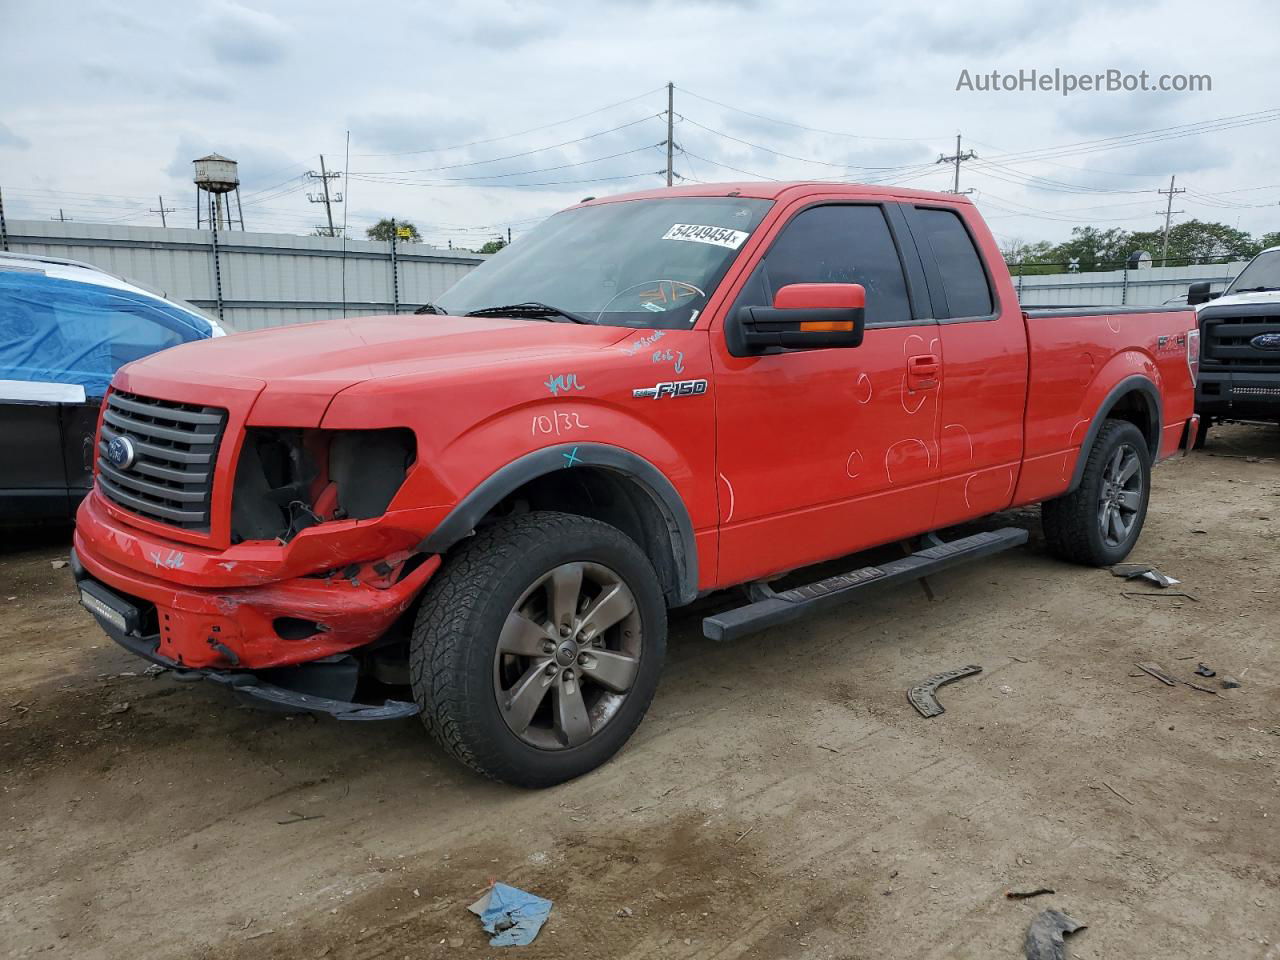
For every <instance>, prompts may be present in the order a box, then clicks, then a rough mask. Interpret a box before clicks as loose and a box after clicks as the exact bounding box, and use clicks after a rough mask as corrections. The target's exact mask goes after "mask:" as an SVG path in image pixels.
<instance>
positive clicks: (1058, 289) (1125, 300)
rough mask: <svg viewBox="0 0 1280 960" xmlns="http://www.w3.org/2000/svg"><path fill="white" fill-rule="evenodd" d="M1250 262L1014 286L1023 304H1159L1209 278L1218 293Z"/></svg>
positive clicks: (1054, 277) (1032, 280)
mask: <svg viewBox="0 0 1280 960" xmlns="http://www.w3.org/2000/svg"><path fill="white" fill-rule="evenodd" d="M1248 262H1249V261H1247V260H1240V261H1238V262H1236V263H1206V264H1193V265H1191V266H1183V267H1150V268H1148V269H1145V270H1128V271H1125V270H1109V271H1105V272H1099V273H1056V274H1051V275H1049V276H1043V277H1029V276H1028V277H1018V276H1017V267H1016V266H1015V267H1014V268H1013V270H1014V278H1013V282H1014V286H1016V287H1017V288H1018V299H1019V301H1021V303H1022V304H1023V306H1027V307H1038V306H1071V307H1086V306H1092V307H1111V306H1119V305H1120V304H1127V305H1129V306H1142V307H1152V306H1159V305H1160V304H1162V303H1166V302H1167V301H1169V300H1173V299H1175V298H1177V299H1179V300H1181V299H1182V298H1184V297H1185V296H1186V295H1187V285H1188V284H1190V283H1194V282H1195V281H1197V280H1208V281H1209V283H1210V289H1211V290H1212V291H1214V292H1215V293H1216V292H1219V291H1221V290H1222V289H1224V288H1225V287H1226V285H1227V284H1228V283H1230V282H1231V281H1232V280H1233V279H1234V278H1235V276H1236V274H1238V273H1239V272H1240V271H1241V270H1243V269H1244V268H1245V265H1246V264H1247V263H1248Z"/></svg>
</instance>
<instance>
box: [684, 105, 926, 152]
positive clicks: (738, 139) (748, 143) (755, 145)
mask: <svg viewBox="0 0 1280 960" xmlns="http://www.w3.org/2000/svg"><path fill="white" fill-rule="evenodd" d="M681 89H683V88H681ZM680 119H681V120H682V121H684V122H685V123H691V124H693V126H695V127H698V128H699V129H701V130H705V131H707V133H710V134H714V135H715V136H717V137H722V138H724V139H725V140H732V141H733V142H734V143H740V144H742V145H743V146H746V147H751V148H752V149H755V150H762V151H764V152H765V153H771V154H773V155H774V156H775V157H783V158H785V159H787V160H798V161H799V162H801V163H813V164H817V165H818V166H822V167H836V168H838V169H841V170H874V171H877V172H883V171H888V170H903V169H906V168H908V167H911V166H915V164H898V165H896V166H887V167H870V166H865V165H862V164H857V163H835V162H832V161H830V160H819V159H817V158H815V157H801V156H797V155H796V154H793V153H783V152H782V151H781V150H774V149H773V148H772V147H766V146H764V145H763V144H760V143H754V142H752V141H750V140H744V139H742V138H741V137H735V136H733V135H732V134H728V133H724V132H723V131H721V130H716V129H715V128H714V127H708V126H706V125H705V124H702V123H699V122H698V121H697V120H694V119H692V118H691V117H687V116H685V115H683V114H681V115H680Z"/></svg>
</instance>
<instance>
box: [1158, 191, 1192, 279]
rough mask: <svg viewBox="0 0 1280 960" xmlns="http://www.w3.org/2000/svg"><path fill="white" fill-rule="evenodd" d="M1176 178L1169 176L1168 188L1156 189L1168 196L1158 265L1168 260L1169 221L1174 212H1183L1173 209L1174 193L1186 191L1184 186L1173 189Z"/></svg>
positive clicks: (1166, 264)
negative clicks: (1162, 246)
mask: <svg viewBox="0 0 1280 960" xmlns="http://www.w3.org/2000/svg"><path fill="white" fill-rule="evenodd" d="M1177 179H1178V178H1177V177H1174V176H1171V177H1170V178H1169V189H1168V190H1157V191H1156V192H1157V193H1159V194H1160V195H1161V196H1166V197H1168V198H1169V200H1168V202H1167V203H1166V204H1165V207H1164V249H1162V250H1161V251H1160V266H1162V267H1164V266H1168V260H1169V222H1170V221H1171V220H1172V219H1173V215H1174V214H1175V213H1183V212H1184V211H1182V210H1175V209H1173V198H1174V195H1175V194H1179V193H1186V192H1187V188H1186V187H1178V188H1177V189H1176V190H1175V189H1174V187H1173V184H1174V182H1175V181H1176V180H1177Z"/></svg>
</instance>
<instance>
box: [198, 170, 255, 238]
mask: <svg viewBox="0 0 1280 960" xmlns="http://www.w3.org/2000/svg"><path fill="white" fill-rule="evenodd" d="M194 163H195V167H196V229H197V230H199V229H200V210H201V207H202V206H203V204H202V203H201V200H200V194H201V193H202V192H203V193H207V194H208V195H209V199H208V207H207V208H206V213H207V219H208V221H209V226H210V228H211V229H213V230H221V229H222V225H223V224H224V223H225V224H226V226H227V229H228V230H230V229H231V225H232V223H233V221H232V218H231V197H230V194H232V193H234V194H235V195H236V213H237V214H238V216H239V220H240V229H241V231H243V230H244V209H243V208H242V207H241V206H240V171H239V169H238V167H237V165H236V162H235V161H234V160H229V159H227V158H226V157H224V156H222V155H221V154H218V153H211V154H209V155H208V156H207V157H201V158H200V159H199V160H196V161H194ZM224 196H226V201H225V203H224V201H223V197H224Z"/></svg>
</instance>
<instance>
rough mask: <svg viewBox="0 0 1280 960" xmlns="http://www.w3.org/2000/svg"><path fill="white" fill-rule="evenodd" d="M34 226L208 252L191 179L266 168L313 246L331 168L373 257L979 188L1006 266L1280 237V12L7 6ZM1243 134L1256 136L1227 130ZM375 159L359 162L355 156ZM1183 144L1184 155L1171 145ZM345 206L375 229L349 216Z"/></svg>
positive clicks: (5, 179) (0, 171) (285, 214)
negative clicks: (1112, 82) (1066, 85)
mask: <svg viewBox="0 0 1280 960" xmlns="http://www.w3.org/2000/svg"><path fill="white" fill-rule="evenodd" d="M0 35H2V36H3V37H4V38H5V43H4V45H3V49H4V54H3V56H2V57H0V91H3V95H0V190H3V195H4V203H5V213H6V214H7V216H8V217H9V218H10V219H16V218H23V217H32V218H40V219H44V218H47V217H50V216H57V214H58V210H59V208H61V209H62V210H63V211H64V214H65V216H67V217H71V218H74V219H76V220H81V221H107V222H120V223H134V224H154V225H157V226H158V225H159V216H158V215H157V214H154V213H150V212H149V208H152V207H156V206H157V205H158V201H157V199H156V198H157V196H159V195H163V196H164V200H165V204H166V206H172V207H176V208H177V211H176V212H175V213H173V214H171V215H170V220H169V223H170V225H174V224H177V225H183V226H194V207H195V199H194V188H193V187H192V185H191V161H192V160H193V159H195V158H196V157H198V156H200V155H202V154H204V153H206V152H208V151H210V150H216V151H218V152H220V153H223V154H225V155H227V156H230V157H232V158H234V159H236V160H238V161H239V162H240V171H241V178H242V194H243V199H244V205H245V206H244V217H245V222H246V224H247V226H248V227H249V228H250V229H253V230H278V231H285V232H293V233H308V232H310V231H311V229H312V228H313V227H314V226H315V225H316V224H320V223H322V222H323V220H324V209H323V206H321V205H319V204H313V203H310V202H308V199H307V193H308V192H311V193H313V194H314V193H315V192H316V191H317V190H318V183H317V182H316V181H309V180H308V179H307V178H306V176H305V175H306V174H307V172H308V171H310V170H313V169H315V168H317V167H318V166H319V155H320V154H321V153H323V154H324V155H325V161H326V165H327V166H328V168H329V169H331V170H340V171H342V172H343V173H344V177H343V180H342V182H339V183H337V184H334V189H335V190H337V191H345V195H346V202H345V203H344V204H343V205H341V206H339V207H337V208H336V211H337V212H336V217H337V218H338V219H339V221H340V220H341V217H343V216H345V217H347V219H348V220H349V222H350V227H351V230H352V235H353V236H355V235H362V233H363V229H364V227H366V226H367V225H368V224H370V223H371V222H373V221H374V220H376V219H377V218H379V217H381V216H389V215H393V216H396V217H399V218H408V219H411V220H413V221H415V222H416V223H417V224H418V225H419V227H420V229H421V230H422V233H423V234H424V236H425V237H426V238H427V240H428V241H430V242H433V243H437V244H440V245H442V246H443V245H444V244H445V243H447V242H448V241H449V240H450V239H452V240H454V241H455V242H456V243H458V244H460V245H467V244H472V245H474V244H477V243H480V242H483V240H484V239H485V238H487V237H490V236H493V235H494V234H496V233H505V231H506V230H507V228H508V227H511V228H512V230H513V231H514V232H515V234H517V235H518V234H519V233H520V232H521V231H523V230H526V229H528V228H529V226H530V225H531V224H533V223H536V221H537V220H538V219H540V218H541V217H543V216H546V215H547V214H548V213H551V212H553V211H555V210H556V209H558V208H560V207H562V206H564V205H566V204H568V203H572V202H574V201H577V200H579V199H581V198H582V197H584V196H587V195H604V194H608V193H618V192H624V191H626V190H630V189H636V188H641V187H649V186H655V185H658V184H660V183H661V177H660V176H659V175H658V171H660V170H662V169H663V168H664V167H665V163H666V156H665V148H663V147H661V146H660V145H659V144H660V143H661V142H662V141H663V140H664V138H665V136H666V127H665V124H666V121H665V118H664V117H663V116H660V115H661V114H662V112H663V111H664V110H665V109H666V91H665V84H666V83H667V82H668V81H671V82H674V84H675V87H676V89H675V115H676V127H675V138H674V139H675V142H676V144H677V145H678V149H677V151H676V155H675V170H676V172H677V174H679V175H680V176H682V177H684V178H688V179H689V180H691V181H696V180H702V181H723V180H735V179H737V180H741V179H755V178H766V177H767V178H774V179H805V178H809V179H818V178H824V179H828V178H842V179H848V180H857V181H876V182H889V183H909V184H911V185H912V186H918V187H923V188H928V189H947V188H948V187H950V185H951V179H950V178H951V170H950V168H949V167H942V166H939V165H937V164H936V163H935V162H934V161H936V159H937V157H938V156H939V154H940V153H943V152H945V153H952V152H954V144H955V135H956V134H957V133H961V134H963V137H964V147H965V149H966V150H967V149H970V148H971V149H973V150H974V151H976V153H977V155H978V157H977V159H976V160H973V161H969V162H966V163H965V164H964V166H963V169H962V174H961V186H962V187H972V188H973V189H974V191H975V193H974V196H975V198H976V200H977V201H978V203H979V204H980V205H981V206H982V208H983V211H984V213H985V214H986V215H987V217H988V218H989V220H990V222H991V225H992V228H993V229H994V230H995V231H996V233H997V234H998V235H999V236H1000V238H1001V239H1002V240H1004V241H1008V240H1011V239H1013V238H1021V239H1024V240H1035V239H1059V238H1061V237H1064V236H1066V235H1067V234H1069V232H1070V229H1071V227H1072V226H1073V225H1075V224H1085V223H1091V224H1094V225H1097V226H1100V227H1112V226H1119V227H1124V228H1126V229H1131V230H1140V229H1152V228H1154V227H1156V226H1157V225H1159V224H1160V223H1161V222H1162V217H1160V216H1157V211H1162V210H1163V208H1164V198H1163V197H1162V196H1160V195H1159V194H1157V193H1155V191H1156V190H1157V189H1158V188H1160V187H1162V186H1165V187H1167V186H1168V182H1169V177H1170V176H1171V175H1175V174H1176V175H1177V178H1178V185H1179V186H1185V187H1186V188H1187V190H1188V192H1187V193H1185V194H1182V195H1180V196H1179V197H1178V198H1177V201H1176V203H1175V204H1174V209H1175V210H1182V211H1185V212H1184V213H1182V214H1180V218H1187V217H1193V216H1194V217H1199V218H1201V219H1212V220H1219V221H1222V222H1226V223H1230V224H1232V225H1238V226H1240V227H1241V228H1242V229H1245V230H1249V231H1251V232H1256V233H1262V232H1268V231H1272V230H1276V229H1280V205H1278V204H1280V93H1277V90H1278V89H1280V84H1277V80H1278V79H1280V66H1278V65H1277V60H1276V37H1277V36H1280V4H1276V3H1274V2H1271V0H1255V2H1240V0H1218V2H1216V3H1214V4H1212V5H1209V4H1205V3H1203V2H1202V0H1196V2H1190V0H1188V2H1182V0H1169V2H1160V0H1154V2H1148V3H1143V4H1130V5H1127V6H1124V7H1122V6H1121V5H1119V4H1116V3H1113V2H1106V3H1104V2H1095V0H1074V2H1071V3H1065V4H1061V3H1060V4H1052V5H1048V4H1032V3H1029V2H1028V3H1002V2H988V3H985V4H982V5H977V4H973V5H960V4H945V3H938V2H936V0H899V2H897V3H894V4H884V3H876V4H856V3H851V2H848V0H844V2H831V3H809V4H800V3H791V4H787V3H782V2H767V0H756V2H752V0H739V2H731V0H718V2H717V0H683V2H664V0H625V2H612V3H604V2H598V3H587V2H582V0H561V2H556V3H551V2H546V3H542V2H521V3H514V2H510V3H508V2H493V0H471V2H466V3H462V2H458V3H453V2H447V0H435V2H429V3H408V2H399V3H396V2H386V0H384V2H382V3H378V4H363V5H361V4H350V3H331V2H328V0H306V2H293V0H272V2H252V0H244V2H234V0H186V2H183V3H173V2H171V0H169V2H163V0H161V2H153V0H129V2H125V0H114V2H112V0H66V2H56V3H55V2H47V0H0ZM1033 68H1034V69H1038V70H1040V71H1050V72H1051V71H1053V70H1054V69H1055V68H1058V69H1060V70H1062V71H1065V72H1071V73H1076V74H1093V73H1098V72H1102V71H1105V70H1107V69H1116V70H1120V71H1124V72H1132V73H1137V72H1138V71H1141V70H1146V71H1148V72H1149V73H1150V74H1151V75H1152V77H1153V78H1154V77H1158V76H1159V75H1161V74H1208V75H1209V76H1210V77H1211V78H1212V90H1211V91H1202V92H1185V93H1155V92H1131V93H1126V92H1076V93H1074V94H1072V95H1071V96H1067V97H1063V96H1062V95H1061V94H1060V93H1054V92H996V93H989V92H988V93H984V92H977V91H970V90H957V89H956V87H957V83H958V81H959V79H960V77H961V71H964V70H967V71H969V74H970V76H976V75H978V74H986V73H990V72H991V71H992V70H999V71H1001V72H1005V73H1013V72H1016V71H1018V70H1031V69H1033ZM1224 118H1226V119H1224ZM348 131H349V133H350V147H349V150H350V156H349V157H348V156H347V150H348V146H347V137H348ZM1152 131H1155V132H1152ZM343 207H345V210H344V209H343Z"/></svg>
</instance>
